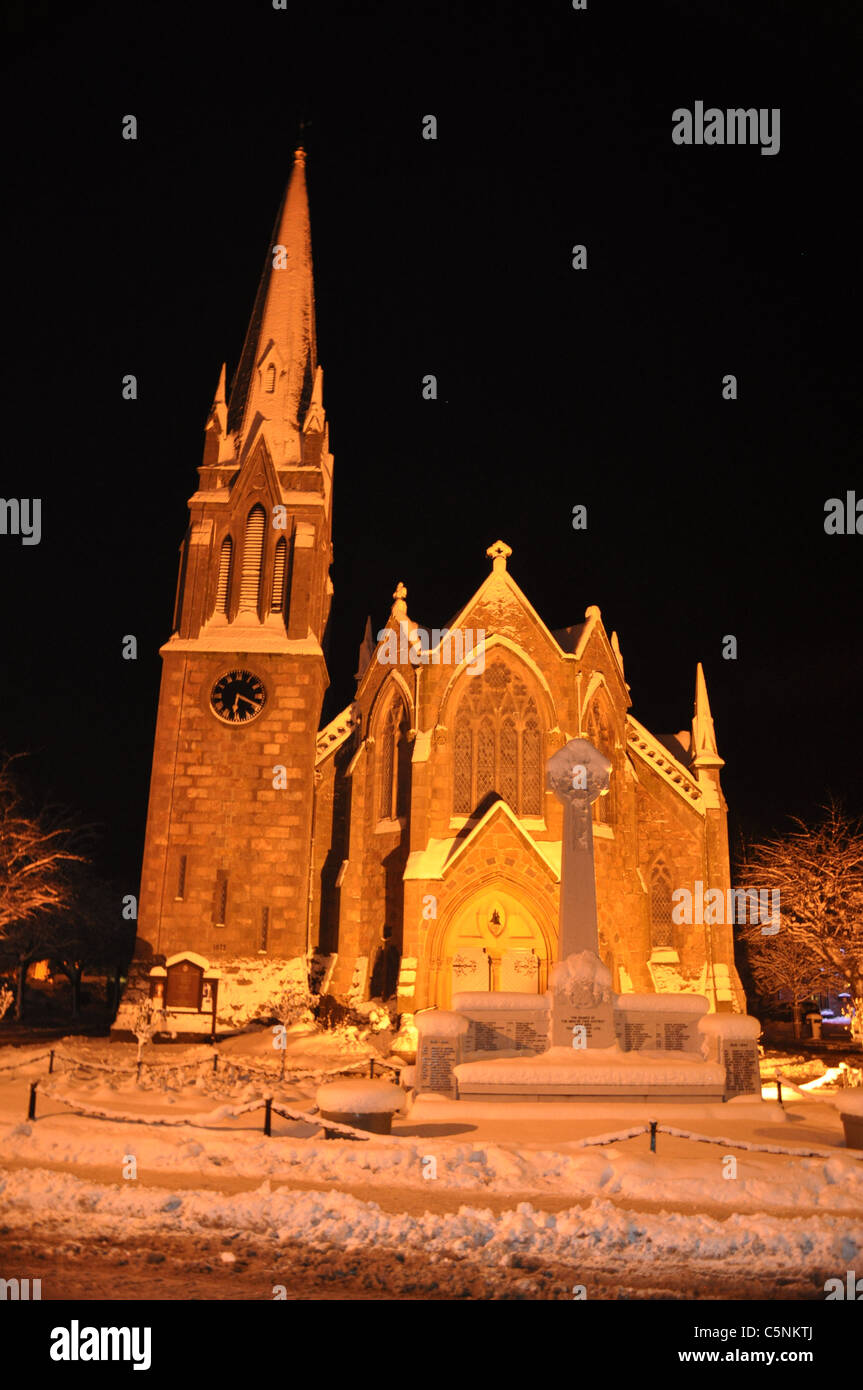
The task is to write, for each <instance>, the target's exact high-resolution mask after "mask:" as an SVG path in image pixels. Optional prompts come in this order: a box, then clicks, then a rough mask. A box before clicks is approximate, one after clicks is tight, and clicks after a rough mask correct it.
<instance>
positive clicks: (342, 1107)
mask: <svg viewBox="0 0 863 1390" xmlns="http://www.w3.org/2000/svg"><path fill="white" fill-rule="evenodd" d="M403 1099H404V1097H403V1095H402V1091H401V1088H400V1087H399V1086H391V1085H390V1083H389V1082H388V1081H363V1080H362V1079H361V1078H359V1077H355V1078H352V1079H350V1080H348V1081H330V1082H328V1084H327V1085H326V1086H319V1087H318V1093H317V1102H318V1106H319V1108H320V1109H321V1110H325V1111H326V1112H327V1113H328V1114H330V1115H392V1114H393V1113H394V1112H395V1111H396V1110H398V1108H399V1106H400V1105H401V1103H402V1100H403Z"/></svg>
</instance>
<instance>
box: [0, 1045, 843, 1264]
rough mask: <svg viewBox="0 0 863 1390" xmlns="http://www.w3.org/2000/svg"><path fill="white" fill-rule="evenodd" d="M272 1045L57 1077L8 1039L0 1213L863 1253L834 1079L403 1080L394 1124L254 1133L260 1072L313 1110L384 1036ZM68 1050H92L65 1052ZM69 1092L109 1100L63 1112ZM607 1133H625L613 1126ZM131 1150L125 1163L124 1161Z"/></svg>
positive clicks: (113, 1226)
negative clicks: (370, 1132)
mask: <svg viewBox="0 0 863 1390" xmlns="http://www.w3.org/2000/svg"><path fill="white" fill-rule="evenodd" d="M272 1044H273V1037H272V1034H271V1033H270V1032H268V1031H267V1032H264V1031H259V1032H251V1033H248V1034H245V1035H243V1036H242V1037H237V1038H234V1039H229V1040H226V1041H225V1042H224V1043H222V1044H221V1045H220V1047H219V1049H218V1055H219V1069H218V1071H217V1072H216V1073H215V1074H214V1073H213V1068H212V1058H213V1052H212V1050H211V1049H209V1048H207V1047H202V1046H199V1047H189V1048H178V1047H151V1048H148V1049H147V1052H146V1057H147V1060H148V1061H150V1062H153V1063H158V1064H160V1065H159V1067H158V1068H157V1069H155V1070H152V1071H148V1070H147V1069H145V1071H144V1074H143V1077H142V1084H141V1085H139V1084H138V1083H137V1081H136V1077H135V1065H134V1059H135V1047H134V1045H132V1044H113V1045H111V1046H108V1045H107V1044H105V1043H104V1042H96V1041H93V1040H82V1039H67V1040H65V1041H64V1043H63V1044H60V1045H58V1047H57V1052H58V1066H57V1069H56V1070H55V1073H54V1075H52V1076H48V1075H47V1074H46V1061H45V1060H44V1059H40V1060H34V1061H32V1062H30V1063H29V1064H28V1063H27V1058H28V1057H29V1058H34V1059H35V1058H38V1057H39V1056H40V1054H41V1053H44V1052H45V1050H46V1049H45V1047H44V1046H43V1047H33V1048H28V1049H11V1048H2V1049H0V1211H2V1216H0V1221H2V1223H3V1224H4V1225H5V1227H6V1228H7V1230H11V1231H24V1230H25V1229H26V1228H28V1227H32V1228H33V1229H34V1230H35V1229H41V1228H42V1227H44V1229H45V1230H48V1228H49V1225H50V1222H51V1221H52V1220H54V1221H56V1219H57V1216H58V1213H65V1214H66V1215H67V1216H68V1213H69V1212H70V1211H71V1212H74V1213H75V1216H74V1220H75V1224H76V1227H77V1226H78V1225H79V1224H80V1227H81V1231H82V1234H83V1235H90V1236H92V1237H93V1238H96V1236H98V1235H101V1234H105V1235H108V1236H111V1237H112V1238H114V1239H120V1237H121V1233H126V1234H127V1236H128V1238H129V1239H133V1238H134V1233H135V1232H136V1231H140V1232H141V1234H142V1236H143V1234H144V1233H145V1232H146V1233H147V1237H148V1239H149V1240H150V1241H151V1243H152V1242H154V1241H156V1240H157V1239H158V1236H159V1233H160V1232H162V1233H164V1234H166V1235H167V1234H168V1233H170V1232H180V1233H186V1234H187V1235H188V1234H194V1233H195V1232H199V1231H203V1230H206V1229H209V1228H216V1229H225V1230H227V1229H229V1228H230V1229H232V1230H248V1231H254V1232H258V1233H260V1235H261V1236H262V1237H263V1238H265V1239H266V1240H268V1241H271V1242H273V1243H274V1244H275V1245H278V1243H279V1242H282V1241H286V1240H288V1239H290V1240H291V1241H294V1242H297V1241H299V1242H305V1243H306V1244H307V1245H309V1246H316V1247H318V1246H323V1245H325V1244H327V1243H330V1244H332V1245H334V1246H338V1247H339V1248H340V1249H343V1250H353V1249H358V1248H360V1247H362V1246H364V1245H367V1244H368V1243H369V1242H373V1243H376V1244H377V1245H379V1246H382V1247H386V1248H391V1249H393V1250H396V1249H398V1248H399V1247H401V1246H403V1247H404V1248H405V1249H406V1250H411V1249H413V1250H415V1251H424V1250H427V1251H432V1252H435V1251H436V1252H449V1253H453V1252H455V1253H456V1254H457V1255H458V1256H459V1257H460V1258H465V1259H467V1260H477V1261H481V1262H486V1263H488V1262H491V1263H495V1262H498V1263H502V1262H503V1263H505V1262H507V1261H509V1260H512V1259H513V1258H515V1257H517V1256H518V1255H519V1252H521V1253H522V1254H523V1253H524V1252H529V1253H530V1255H531V1256H532V1257H536V1258H540V1259H548V1260H563V1261H564V1262H566V1263H567V1264H569V1265H573V1266H575V1265H578V1264H579V1263H580V1262H584V1260H585V1259H586V1258H587V1257H588V1255H589V1258H590V1260H592V1261H594V1264H596V1265H597V1267H598V1265H599V1264H601V1262H602V1260H604V1259H605V1260H612V1259H613V1258H617V1257H618V1256H621V1254H622V1252H623V1253H625V1256H626V1260H627V1262H630V1261H634V1262H635V1264H634V1265H632V1267H633V1268H638V1269H640V1268H641V1266H642V1265H643V1266H644V1270H645V1272H647V1270H648V1268H649V1266H650V1262H651V1261H663V1260H664V1261H665V1262H666V1265H667V1267H668V1268H669V1269H670V1268H671V1263H672V1262H674V1261H677V1262H678V1264H679V1263H680V1262H686V1261H688V1260H690V1259H691V1260H693V1261H696V1262H697V1261H702V1262H703V1261H713V1260H721V1261H722V1262H724V1264H723V1267H725V1266H726V1264H727V1268H728V1269H729V1270H731V1271H733V1270H735V1269H737V1268H738V1267H739V1269H740V1271H746V1272H747V1274H748V1275H750V1276H751V1275H752V1274H753V1272H758V1271H761V1272H762V1273H763V1274H764V1276H765V1278H767V1277H772V1276H773V1275H774V1274H776V1275H777V1277H779V1274H780V1273H781V1272H782V1271H785V1272H786V1273H787V1271H788V1270H789V1268H793V1269H794V1270H795V1271H797V1272H798V1274H801V1275H802V1277H804V1278H808V1277H809V1275H810V1274H811V1276H812V1279H813V1280H817V1277H820V1275H821V1274H823V1273H824V1272H825V1271H826V1272H827V1274H833V1273H835V1272H836V1271H837V1270H839V1271H841V1270H844V1269H847V1268H854V1267H856V1265H855V1261H856V1262H857V1264H858V1265H859V1264H860V1263H861V1261H863V1159H861V1156H860V1155H859V1154H855V1153H854V1152H849V1151H847V1150H846V1149H845V1148H844V1147H843V1144H844V1140H843V1132H842V1126H841V1121H840V1119H839V1113H838V1111H837V1109H835V1108H834V1103H835V1095H836V1093H835V1090H834V1091H833V1092H832V1093H830V1092H829V1091H828V1087H827V1086H826V1084H825V1086H822V1087H821V1088H820V1089H819V1090H818V1091H817V1093H815V1092H814V1093H811V1094H808V1093H807V1095H806V1096H805V1097H804V1096H801V1095H799V1094H792V1095H787V1094H786V1103H785V1104H784V1105H783V1106H780V1105H778V1104H776V1103H775V1102H774V1103H772V1104H771V1103H769V1102H762V1101H757V1100H752V1099H743V1098H741V1099H739V1100H737V1101H733V1102H731V1103H730V1104H727V1105H721V1104H708V1103H699V1104H685V1105H683V1104H678V1105H674V1104H672V1103H662V1102H652V1103H650V1104H641V1105H627V1104H623V1105H622V1104H620V1103H611V1102H609V1103H596V1102H591V1103H589V1104H585V1103H583V1102H555V1103H545V1102H538V1103H530V1104H528V1103H518V1104H512V1103H505V1104H494V1103H492V1102H483V1103H470V1104H468V1103H464V1102H455V1101H449V1100H446V1099H442V1098H439V1097H425V1098H420V1099H418V1100H417V1101H416V1102H415V1103H414V1104H413V1105H412V1106H411V1107H408V1105H407V1099H406V1107H405V1113H403V1114H401V1115H397V1116H396V1117H395V1119H394V1123H393V1134H392V1136H390V1137H383V1136H372V1137H370V1138H369V1139H368V1140H364V1141H358V1142H351V1141H347V1140H340V1139H335V1140H326V1139H324V1138H322V1136H321V1130H320V1126H319V1125H318V1124H317V1122H316V1119H315V1117H314V1116H313V1115H311V1114H310V1116H309V1120H308V1122H307V1123H306V1122H303V1121H289V1120H285V1119H283V1118H281V1117H279V1116H278V1115H277V1114H274V1116H273V1134H272V1137H270V1138H267V1137H265V1136H264V1135H263V1133H262V1121H263V1111H262V1110H261V1109H245V1110H243V1107H244V1106H250V1105H254V1103H255V1102H257V1101H259V1100H260V1099H261V1097H262V1096H263V1095H264V1094H267V1093H270V1094H272V1095H273V1096H274V1097H275V1101H276V1104H277V1105H278V1104H279V1103H281V1104H283V1105H285V1106H288V1107H290V1108H292V1109H295V1110H311V1109H312V1107H313V1106H314V1096H315V1092H316V1089H317V1087H318V1085H319V1084H320V1083H321V1082H322V1081H324V1080H326V1078H327V1075H328V1074H329V1073H332V1072H333V1071H335V1070H336V1069H338V1068H339V1067H351V1066H354V1067H358V1068H361V1071H360V1073H359V1074H360V1075H367V1074H368V1073H367V1062H368V1058H369V1056H370V1055H374V1050H375V1049H374V1047H373V1045H372V1044H370V1043H369V1042H368V1040H367V1039H366V1038H364V1037H362V1036H361V1035H360V1034H359V1033H358V1031H357V1030H356V1029H351V1030H344V1029H342V1030H334V1031H333V1032H332V1033H318V1032H315V1031H313V1030H312V1029H310V1028H308V1027H306V1026H301V1025H297V1026H295V1027H293V1028H291V1029H289V1032H288V1050H287V1054H286V1071H287V1075H286V1077H285V1080H284V1081H280V1080H279V1077H278V1071H279V1067H280V1062H281V1053H280V1052H279V1051H278V1050H277V1049H276V1048H274V1047H273V1045H272ZM61 1053H65V1054H66V1055H67V1056H74V1057H75V1058H77V1059H79V1060H80V1059H82V1058H86V1059H87V1061H88V1063H89V1065H88V1067H87V1068H84V1067H82V1066H76V1067H74V1068H73V1069H70V1068H69V1067H68V1066H63V1065H60V1064H59V1054H61ZM185 1062H191V1063H193V1065H191V1066H189V1067H188V1068H187V1069H186V1070H185V1071H181V1070H180V1064H181V1063H185ZM231 1062H232V1063H233V1064H234V1066H233V1067H231V1066H229V1063H231ZM13 1063H14V1065H11V1064H13ZM384 1074H385V1075H386V1076H390V1075H392V1073H390V1072H386V1073H384ZM37 1078H38V1081H39V1087H38V1091H37V1110H36V1119H35V1121H33V1122H28V1121H27V1120H26V1118H25V1116H26V1112H27V1100H28V1094H29V1088H30V1082H31V1080H34V1079H37ZM76 1105H77V1106H79V1107H84V1108H90V1109H98V1110H99V1111H100V1112H103V1113H104V1114H105V1115H110V1116H112V1117H114V1116H116V1118H105V1119H96V1118H92V1117H87V1116H84V1115H80V1114H74V1113H73V1111H72V1110H71V1109H70V1107H71V1106H76ZM238 1111H239V1112H240V1113H237V1112H238ZM157 1120H164V1121H167V1120H170V1121H172V1122H176V1121H180V1122H181V1123H180V1124H176V1123H172V1124H171V1125H170V1126H168V1125H158V1124H155V1123H153V1122H154V1121H157ZM651 1120H657V1121H659V1123H660V1126H665V1127H666V1128H667V1129H670V1130H672V1131H673V1133H670V1134H669V1133H665V1132H663V1130H662V1128H661V1129H660V1132H659V1134H658V1136H657V1152H655V1153H651V1152H650V1149H649V1138H648V1135H647V1134H646V1133H644V1132H643V1129H644V1127H645V1126H647V1125H648V1124H649V1122H650V1121H651ZM640 1131H641V1132H640ZM614 1135H621V1136H623V1137H622V1138H621V1141H620V1142H616V1143H612V1142H607V1141H608V1139H609V1138H610V1137H611V1136H614ZM626 1136H629V1137H626ZM696 1136H698V1137H696ZM597 1140H599V1141H600V1142H599V1143H596V1142H595V1141H597ZM603 1140H605V1141H606V1142H602V1141H603ZM706 1140H716V1141H722V1142H713V1143H708V1142H702V1141H706ZM586 1141H594V1142H592V1143H591V1145H590V1146H586ZM752 1146H755V1147H752ZM761 1149H767V1150H773V1152H760V1151H757V1150H761ZM794 1150H797V1155H796V1156H795V1154H794V1152H793V1151H794ZM801 1150H803V1151H806V1150H816V1151H823V1152H818V1153H817V1156H812V1157H804V1156H802V1155H801V1154H800V1151H801ZM129 1155H134V1157H135V1159H136V1163H137V1174H138V1179H137V1181H132V1180H125V1179H124V1177H123V1166H124V1164H126V1163H127V1162H128V1156H129ZM729 1156H731V1157H733V1158H734V1159H735V1164H736V1167H735V1165H729V1164H728V1162H727V1160H728V1157H729ZM731 1169H734V1171H733V1172H732V1171H730V1170H731ZM333 1185H338V1188H339V1189H341V1190H333ZM543 1203H545V1204H546V1206H553V1207H555V1208H556V1210H554V1211H550V1210H542V1206H543ZM562 1203H566V1204H567V1206H566V1208H565V1209H560V1208H561V1204H562ZM0 1229H2V1228H0ZM124 1238H126V1237H125V1236H124ZM813 1287H815V1284H813ZM822 1287H823V1279H822Z"/></svg>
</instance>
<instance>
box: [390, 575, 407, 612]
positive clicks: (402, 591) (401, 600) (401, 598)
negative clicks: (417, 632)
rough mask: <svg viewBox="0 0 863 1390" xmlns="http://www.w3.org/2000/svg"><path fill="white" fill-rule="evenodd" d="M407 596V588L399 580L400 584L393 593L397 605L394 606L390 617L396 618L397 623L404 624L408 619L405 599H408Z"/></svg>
mask: <svg viewBox="0 0 863 1390" xmlns="http://www.w3.org/2000/svg"><path fill="white" fill-rule="evenodd" d="M407 596H408V591H407V589H406V588H405V586H404V584H403V583H402V581H401V580H399V582H398V584H397V585H396V587H395V590H394V591H393V598H394V599H395V603H394V604H393V606H392V612H391V613H390V617H391V618H394V619H395V621H396V622H402V621H404V620H406V619H407V616H408V606H407V604H406V603H405V599H406V598H407Z"/></svg>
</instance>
